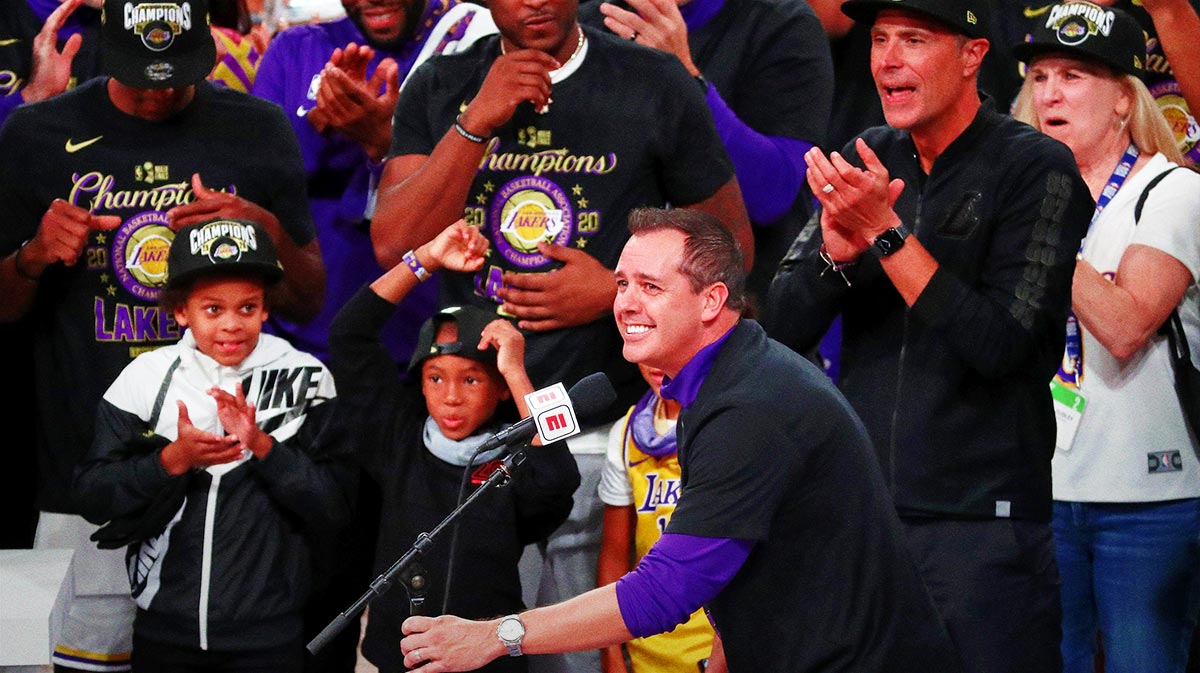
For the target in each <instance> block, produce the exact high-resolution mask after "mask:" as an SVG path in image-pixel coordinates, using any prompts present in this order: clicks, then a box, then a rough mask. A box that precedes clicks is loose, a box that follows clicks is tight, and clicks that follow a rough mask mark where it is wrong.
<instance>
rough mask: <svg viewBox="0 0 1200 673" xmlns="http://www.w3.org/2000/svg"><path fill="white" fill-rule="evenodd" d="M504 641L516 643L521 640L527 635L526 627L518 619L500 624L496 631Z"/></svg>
mask: <svg viewBox="0 0 1200 673" xmlns="http://www.w3.org/2000/svg"><path fill="white" fill-rule="evenodd" d="M496 633H497V634H499V636H500V638H501V639H503V640H508V641H514V640H519V639H520V638H521V637H522V636H524V635H525V626H524V625H523V624H521V622H520V621H518V620H516V619H505V620H504V621H502V622H500V626H499V627H498V628H497V629H496Z"/></svg>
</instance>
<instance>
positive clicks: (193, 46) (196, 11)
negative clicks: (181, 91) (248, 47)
mask: <svg viewBox="0 0 1200 673" xmlns="http://www.w3.org/2000/svg"><path fill="white" fill-rule="evenodd" d="M216 61H217V47H216V44H215V43H214V42H213V37H212V32H211V29H210V28H209V18H208V0H166V1H162V2H156V1H143V0H104V7H103V9H102V10H101V12H100V65H101V69H102V70H103V72H104V74H106V75H109V76H111V77H113V78H115V79H116V80H117V81H118V82H120V83H121V84H124V85H125V86H130V87H134V88H137V89H166V88H170V87H181V86H188V85H189V84H195V83H197V82H199V81H201V80H203V79H204V78H205V77H207V76H208V73H209V72H211V71H212V69H213V66H215V65H216Z"/></svg>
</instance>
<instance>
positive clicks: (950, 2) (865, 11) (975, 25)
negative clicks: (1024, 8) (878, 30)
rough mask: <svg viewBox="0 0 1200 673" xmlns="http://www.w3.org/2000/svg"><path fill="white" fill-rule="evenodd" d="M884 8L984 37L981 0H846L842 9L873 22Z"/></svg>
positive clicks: (984, 13) (856, 18)
mask: <svg viewBox="0 0 1200 673" xmlns="http://www.w3.org/2000/svg"><path fill="white" fill-rule="evenodd" d="M884 10H902V11H906V12H913V13H915V14H919V15H922V16H926V17H929V18H932V19H935V20H937V21H939V22H941V23H943V24H945V25H947V26H949V27H950V28H953V29H954V30H955V31H956V32H959V33H962V34H963V35H966V36H967V37H971V38H986V37H988V35H987V17H988V14H987V11H988V10H987V5H986V4H985V2H984V0H847V1H846V2H845V3H843V4H842V13H843V14H845V15H846V16H848V17H850V18H852V19H854V20H855V21H858V22H861V23H867V24H870V23H873V22H874V21H875V15H876V14H878V13H879V12H881V11H884Z"/></svg>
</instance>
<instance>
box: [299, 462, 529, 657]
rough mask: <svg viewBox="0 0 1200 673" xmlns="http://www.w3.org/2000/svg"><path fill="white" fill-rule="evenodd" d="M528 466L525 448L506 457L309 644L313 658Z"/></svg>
mask: <svg viewBox="0 0 1200 673" xmlns="http://www.w3.org/2000/svg"><path fill="white" fill-rule="evenodd" d="M524 462H525V447H524V446H522V447H520V448H517V449H515V450H514V451H513V452H512V453H510V454H508V455H507V456H505V457H504V459H503V460H502V461H500V467H498V468H496V469H495V470H493V471H492V473H491V474H489V475H488V478H487V479H486V480H485V481H484V482H483V483H482V484H480V485H479V488H477V489H475V491H474V492H473V493H471V495H470V496H468V497H467V499H466V500H465V501H463V504H461V505H459V506H458V507H457V508H455V510H454V511H453V512H450V514H449V515H447V516H446V518H445V519H442V521H441V523H439V524H438V525H437V526H436V527H434V529H433V530H432V531H430V532H428V533H421V534H420V535H418V536H417V541H416V542H414V543H413V546H412V547H409V549H408V551H406V552H404V555H403V556H401V557H400V558H399V559H397V560H396V562H395V563H393V564H392V566H391V567H390V568H388V569H387V570H386V571H384V573H383V574H382V575H380V576H379V577H376V578H375V581H373V582H371V585H370V587H369V588H368V589H367V591H366V593H364V594H363V595H362V596H360V597H359V598H358V600H356V601H354V604H353V605H351V606H350V607H348V608H346V609H345V610H344V611H343V612H341V613H340V614H338V616H337V617H334V618H333V621H331V622H329V624H328V625H327V626H326V627H325V628H324V629H323V630H322V631H321V632H320V633H318V634H317V636H316V637H315V638H313V639H312V640H311V641H309V643H308V646H307V647H308V651H309V652H310V653H311V654H317V653H318V652H320V651H321V650H322V649H323V648H324V647H325V646H326V645H328V644H329V641H331V640H333V639H334V637H336V636H337V634H339V633H341V632H342V629H344V628H346V627H347V626H349V625H350V622H351V620H353V619H354V618H356V617H358V615H360V614H362V611H363V610H365V609H366V608H367V604H368V603H370V602H371V601H373V600H375V599H376V598H377V597H379V596H382V595H383V594H384V593H386V592H387V590H388V589H391V588H392V584H393V580H394V579H395V577H396V575H398V574H400V573H401V572H403V571H404V569H405V568H407V567H408V566H410V565H412V563H413V561H415V560H417V558H418V557H420V556H421V554H424V553H425V552H426V551H427V550H428V549H429V547H430V546H431V545H432V544H433V538H435V537H436V536H437V534H438V533H440V532H442V530H443V529H444V528H446V526H448V525H450V524H451V523H453V522H454V519H456V518H457V517H458V516H459V515H460V514H462V513H463V511H464V510H466V509H467V508H468V507H470V506H471V503H473V502H475V501H476V500H477V499H478V498H479V496H481V495H483V493H484V491H487V490H488V489H490V488H498V487H501V486H505V485H506V484H508V482H509V481H510V480H511V479H512V477H513V469H514V468H517V467H519V466H520V465H521V463H524Z"/></svg>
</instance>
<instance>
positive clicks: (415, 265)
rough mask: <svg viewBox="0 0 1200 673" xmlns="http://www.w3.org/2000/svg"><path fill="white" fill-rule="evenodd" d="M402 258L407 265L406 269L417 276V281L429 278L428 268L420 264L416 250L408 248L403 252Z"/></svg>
mask: <svg viewBox="0 0 1200 673" xmlns="http://www.w3.org/2000/svg"><path fill="white" fill-rule="evenodd" d="M403 259H404V264H405V265H406V266H408V270H409V271H412V272H413V275H414V276H416V277H417V282H418V283H421V282H424V281H425V279H427V278H429V270H428V269H426V268H425V267H424V266H422V265H421V260H419V259H417V253H416V251H414V250H409V251H408V252H406V253H404V258H403Z"/></svg>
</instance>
